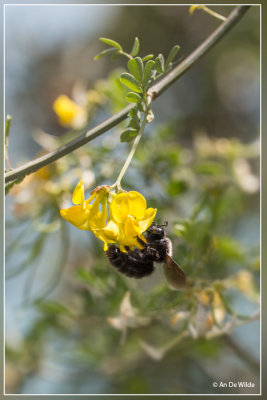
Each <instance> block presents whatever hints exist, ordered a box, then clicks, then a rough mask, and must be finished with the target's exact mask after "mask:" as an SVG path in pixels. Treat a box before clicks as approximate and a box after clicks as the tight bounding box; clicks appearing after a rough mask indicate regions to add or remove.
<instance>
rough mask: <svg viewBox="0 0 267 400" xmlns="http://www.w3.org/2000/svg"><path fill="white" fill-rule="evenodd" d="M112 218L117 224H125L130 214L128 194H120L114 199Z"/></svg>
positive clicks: (111, 207)
mask: <svg viewBox="0 0 267 400" xmlns="http://www.w3.org/2000/svg"><path fill="white" fill-rule="evenodd" d="M110 209H111V214H112V218H113V219H114V220H115V221H116V222H124V221H125V220H126V218H127V216H128V214H129V199H128V193H119V194H118V195H117V196H115V197H114V199H113V201H112V203H111V205H110Z"/></svg>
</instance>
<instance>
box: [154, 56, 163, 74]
mask: <svg viewBox="0 0 267 400" xmlns="http://www.w3.org/2000/svg"><path fill="white" fill-rule="evenodd" d="M155 68H156V70H157V71H158V72H159V73H160V74H162V72H164V57H163V55H162V54H159V55H158V57H157V58H156V59H155Z"/></svg>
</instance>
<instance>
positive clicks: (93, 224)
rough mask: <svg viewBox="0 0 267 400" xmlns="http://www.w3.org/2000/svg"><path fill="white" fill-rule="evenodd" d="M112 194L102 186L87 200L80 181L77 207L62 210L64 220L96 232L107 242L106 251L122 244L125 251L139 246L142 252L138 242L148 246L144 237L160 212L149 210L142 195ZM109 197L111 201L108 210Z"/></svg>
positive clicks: (74, 196)
mask: <svg viewBox="0 0 267 400" xmlns="http://www.w3.org/2000/svg"><path fill="white" fill-rule="evenodd" d="M110 190H111V189H110V187H109V186H99V187H97V188H96V189H94V190H93V191H92V192H91V197H90V198H89V199H88V200H85V199H84V185H83V182H82V181H80V182H79V183H78V185H77V186H76V188H75V189H74V192H73V195H72V202H73V203H74V204H75V206H72V207H69V208H67V209H63V210H60V214H61V216H62V217H63V218H64V219H65V220H66V221H68V222H70V223H71V224H73V225H74V226H76V227H77V228H79V229H82V230H89V231H91V232H93V233H94V234H95V236H96V237H97V238H98V239H100V240H102V241H103V242H104V250H105V251H106V250H107V249H108V243H119V244H120V249H121V250H122V251H126V250H127V249H126V248H128V247H129V248H130V249H131V250H132V249H133V248H134V247H135V246H136V247H138V248H140V249H142V248H143V246H142V243H140V241H139V240H138V238H139V239H140V240H141V241H143V242H145V243H146V239H145V237H144V236H143V234H142V233H143V232H145V231H146V230H147V229H148V228H149V227H150V225H151V224H152V222H153V220H154V218H155V215H156V212H157V210H156V209H154V208H146V199H145V198H144V197H143V196H142V195H141V194H140V193H138V192H134V191H131V192H124V193H119V194H115V195H112V194H111V193H109V192H110ZM108 197H109V198H111V200H109V207H108V210H107V205H108ZM90 203H92V204H90ZM125 247H126V248H125Z"/></svg>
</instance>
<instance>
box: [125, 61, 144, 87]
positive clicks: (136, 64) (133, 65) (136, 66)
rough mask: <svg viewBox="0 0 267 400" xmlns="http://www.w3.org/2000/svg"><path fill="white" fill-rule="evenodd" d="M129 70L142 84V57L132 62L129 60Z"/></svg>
mask: <svg viewBox="0 0 267 400" xmlns="http://www.w3.org/2000/svg"><path fill="white" fill-rule="evenodd" d="M128 69H129V72H130V73H131V74H132V75H133V76H134V77H135V79H136V80H137V81H138V82H142V77H143V70H144V66H143V61H142V59H141V58H140V57H136V58H132V59H131V60H129V61H128Z"/></svg>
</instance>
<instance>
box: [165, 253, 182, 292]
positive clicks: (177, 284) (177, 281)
mask: <svg viewBox="0 0 267 400" xmlns="http://www.w3.org/2000/svg"><path fill="white" fill-rule="evenodd" d="M164 274H165V277H166V279H167V281H168V283H169V284H170V286H171V287H172V288H174V289H182V288H183V287H184V286H185V284H186V276H185V273H184V271H183V270H182V268H181V267H179V265H178V264H176V262H175V261H174V260H173V259H172V258H171V257H170V256H169V255H168V254H167V255H166V263H165V264H164Z"/></svg>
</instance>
